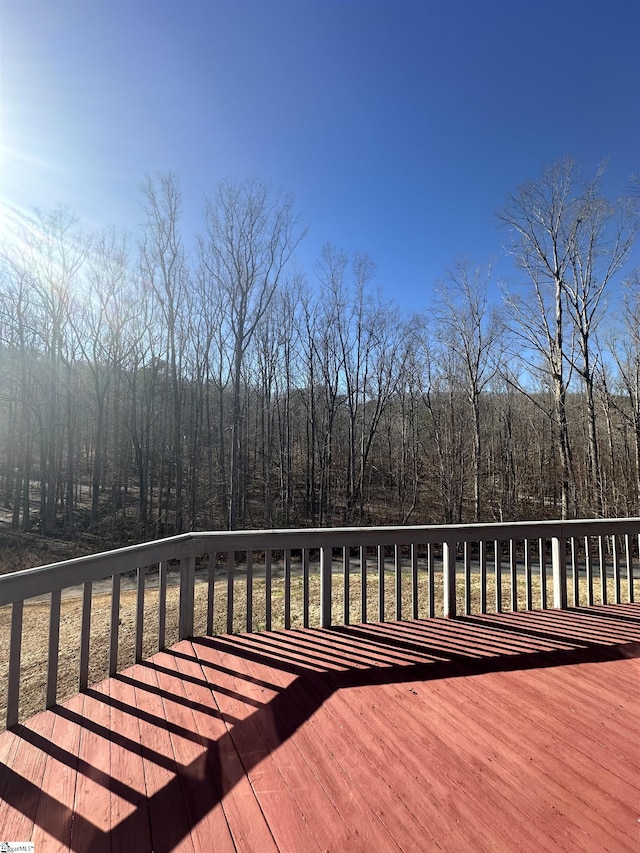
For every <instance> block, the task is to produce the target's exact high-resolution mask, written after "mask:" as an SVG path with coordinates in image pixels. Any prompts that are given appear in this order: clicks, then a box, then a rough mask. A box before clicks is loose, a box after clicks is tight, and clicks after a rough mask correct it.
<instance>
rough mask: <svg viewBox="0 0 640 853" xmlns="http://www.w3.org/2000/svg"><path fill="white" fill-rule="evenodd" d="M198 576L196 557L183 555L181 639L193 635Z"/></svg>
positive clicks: (181, 567)
mask: <svg viewBox="0 0 640 853" xmlns="http://www.w3.org/2000/svg"><path fill="white" fill-rule="evenodd" d="M195 577H196V558H195V557H182V558H181V560H180V625H179V628H178V636H179V639H180V640H184V639H186V638H187V637H192V636H193V598H194V590H195Z"/></svg>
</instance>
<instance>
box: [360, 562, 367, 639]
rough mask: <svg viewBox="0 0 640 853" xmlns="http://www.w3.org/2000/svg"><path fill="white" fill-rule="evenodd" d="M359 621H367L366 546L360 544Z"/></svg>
mask: <svg viewBox="0 0 640 853" xmlns="http://www.w3.org/2000/svg"><path fill="white" fill-rule="evenodd" d="M360 621H361V622H362V623H363V624H364V623H366V621H367V546H366V545H361V546H360Z"/></svg>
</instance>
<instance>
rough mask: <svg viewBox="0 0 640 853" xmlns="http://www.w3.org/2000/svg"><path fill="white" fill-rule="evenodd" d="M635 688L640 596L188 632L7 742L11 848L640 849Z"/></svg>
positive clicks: (3, 788) (639, 672) (1, 746)
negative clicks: (342, 623) (562, 605)
mask: <svg viewBox="0 0 640 853" xmlns="http://www.w3.org/2000/svg"><path fill="white" fill-rule="evenodd" d="M639 696H640V606H639V605H637V604H628V605H616V606H608V607H596V608H584V609H575V610H568V611H554V610H547V611H529V612H526V613H505V614H499V615H486V616H468V617H461V618H458V619H452V620H444V619H433V620H424V621H407V622H392V623H383V624H368V625H354V626H350V627H334V628H331V629H309V630H300V631H286V632H285V631H274V632H269V633H263V634H242V635H234V636H230V635H225V636H218V637H200V638H195V639H193V640H191V641H187V640H185V641H182V642H181V643H179V644H177V645H176V646H174V647H172V648H171V649H168V650H167V651H165V652H162V653H159V654H157V655H155V656H154V657H153V658H151V659H149V660H147V661H145V662H144V663H142V664H138V665H136V666H134V667H131V668H129V669H127V670H125V671H124V672H122V673H120V674H118V675H117V676H115V677H114V678H111V679H108V680H106V681H104V682H102V683H101V684H99V685H97V686H95V687H93V688H91V689H89V690H88V691H87V692H86V693H85V694H83V695H78V696H76V697H74V698H72V699H71V700H69V701H67V702H65V703H64V704H62V705H59V706H56V707H55V708H54V709H52V710H50V711H46V712H43V713H41V714H38V715H36V716H35V717H32V718H31V719H29V720H28V721H27V722H26V723H25V724H24V725H20V726H17V727H15V728H14V729H12V730H11V731H8V732H5V733H4V734H2V735H0V759H1V760H2V762H3V764H2V767H1V768H0V796H1V797H2V804H0V840H7V839H8V840H21V841H24V840H31V839H32V840H34V841H35V843H36V850H42V849H47V850H48V849H62V850H73V851H92V853H93V851H102V850H123V851H125V850H127V851H134V850H136V851H138V850H139V851H147V850H154V851H169V850H176V849H180V850H194V851H209V850H214V849H215V850H216V851H224V850H240V851H243V853H244V851H250V850H257V851H260V853H263V851H267V850H281V851H296V853H297V851H303V850H304V851H306V850H336V851H346V850H363V851H378V850H379V851H383V850H384V851H392V850H416V851H427V850H451V851H461V850H474V851H475V850H504V851H513V850H514V849H517V850H519V851H534V850H535V851H536V853H537V851H539V850H543V849H544V850H547V851H550V850H556V849H558V850H581V851H585V850H593V851H596V850H597V851H602V850H606V849H608V850H615V851H618V850H620V851H625V850H629V851H636V850H638V848H639V846H640V823H639V822H638V821H639V819H640V703H639V702H638V698H639ZM45 842H47V843H46V844H45Z"/></svg>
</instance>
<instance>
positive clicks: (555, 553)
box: [551, 536, 567, 610]
mask: <svg viewBox="0 0 640 853" xmlns="http://www.w3.org/2000/svg"><path fill="white" fill-rule="evenodd" d="M551 565H552V569H553V606H554V607H555V608H557V609H559V610H566V609H567V542H566V539H565V538H564V536H554V537H552V539H551Z"/></svg>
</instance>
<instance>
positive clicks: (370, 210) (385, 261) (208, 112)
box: [0, 0, 640, 309]
mask: <svg viewBox="0 0 640 853" xmlns="http://www.w3.org/2000/svg"><path fill="white" fill-rule="evenodd" d="M639 32H640V3H638V2H637V0H609V2H607V3H604V2H603V0H600V1H599V2H592V0H553V2H548V0H508V2H507V0H482V2H480V0H472V2H463V0H421V1H420V2H402V0H387V2H373V0H371V2H368V1H366V0H361V2H356V0H353V1H350V0H295V2H293V0H281V2H271V0H255V2H247V0H234V2H217V0H208V2H196V0H182V2H178V0H175V2H166V3H165V2H155V0H119V1H118V0H111V2H105V3H102V2H94V0H75V2H58V0H47V2H35V0H2V2H1V3H0V105H1V113H0V121H1V125H0V158H1V159H0V168H1V170H2V171H1V173H0V196H1V199H2V202H3V204H4V205H5V206H6V205H9V206H11V207H13V208H17V209H20V210H28V209H29V208H32V207H41V208H43V209H47V208H50V207H52V206H53V205H54V204H56V203H64V204H68V205H70V206H71V207H72V208H74V210H76V212H77V213H78V214H79V215H80V216H81V218H82V221H83V224H84V225H85V227H86V228H88V229H92V228H99V227H101V226H110V225H116V226H118V227H123V228H127V229H128V230H130V231H131V232H132V233H133V234H134V236H136V235H137V233H138V232H139V225H140V222H141V220H142V215H141V212H140V207H139V201H140V195H139V192H138V184H139V182H140V180H141V179H142V177H143V176H144V174H145V173H146V172H150V173H153V172H155V171H156V170H162V171H164V170H171V171H173V172H175V173H176V175H177V176H178V177H179V179H180V181H181V184H182V189H183V197H184V207H185V217H184V225H185V231H186V234H187V239H188V240H189V239H190V237H191V236H192V235H193V234H194V233H195V231H196V230H197V229H199V228H200V227H201V225H200V223H201V210H202V204H203V199H204V197H205V196H206V195H211V196H212V195H213V194H214V192H215V188H216V185H217V182H218V181H219V180H220V179H221V178H224V177H230V176H231V177H240V178H241V177H243V176H246V175H257V176H259V177H261V178H264V179H266V180H268V181H270V182H272V183H273V184H275V185H276V186H282V187H283V188H284V189H286V190H287V191H290V192H291V193H292V194H293V195H294V198H295V201H296V207H297V209H298V210H299V211H300V212H301V214H302V217H303V221H304V222H305V224H306V225H307V226H308V228H309V233H308V236H307V238H306V239H305V241H304V243H303V244H302V245H301V247H300V250H299V252H298V263H299V264H300V266H302V267H303V268H304V269H306V270H308V274H309V278H310V279H311V280H313V272H312V266H313V263H314V261H315V260H316V259H317V257H318V255H319V252H320V249H321V247H322V245H323V244H324V243H325V242H331V243H333V244H335V245H336V246H338V247H340V248H343V249H345V250H346V251H348V252H352V251H364V252H367V253H368V254H369V255H370V256H371V257H372V258H373V260H374V261H375V263H376V264H377V269H378V272H377V278H376V281H377V283H378V284H379V285H380V287H381V288H382V290H383V292H384V293H385V294H386V295H387V296H388V297H390V298H394V299H396V300H397V301H398V302H399V303H400V304H401V305H402V306H404V307H406V308H408V309H413V308H416V309H418V308H422V307H424V306H425V305H426V304H427V302H428V301H429V299H430V297H431V294H432V292H433V285H434V281H435V280H436V279H437V278H439V277H440V276H442V274H443V273H444V272H445V270H446V269H447V267H448V266H450V265H451V264H452V262H453V261H454V259H455V258H456V257H457V256H459V255H465V256H468V257H469V258H471V259H472V260H473V261H474V262H476V263H486V262H488V261H489V260H493V261H495V262H496V275H497V276H510V275H512V271H511V269H510V266H509V262H508V260H506V259H505V258H504V257H502V255H501V246H502V243H503V242H504V240H505V236H504V234H503V233H502V232H501V231H500V230H499V228H498V227H497V224H496V220H495V217H494V213H495V211H496V209H497V208H498V207H499V206H500V205H501V203H502V202H503V201H504V199H505V196H506V194H507V193H508V192H510V191H513V190H515V189H516V188H517V186H518V185H519V184H521V183H523V182H524V181H525V180H527V179H530V178H535V177H536V176H537V175H538V174H539V173H540V171H541V169H542V167H543V166H544V165H545V164H549V163H551V162H553V161H555V160H558V159H560V158H562V157H565V156H571V157H573V158H575V159H576V161H577V162H578V163H579V164H580V165H581V167H582V168H583V169H584V170H585V171H586V172H587V173H590V172H593V171H594V170H595V168H596V166H597V164H598V163H599V162H600V161H601V160H602V159H603V158H606V159H607V160H608V162H609V169H608V172H607V177H606V189H607V191H608V193H610V194H611V195H612V196H618V195H620V194H622V193H623V192H624V190H625V185H626V184H627V182H628V178H629V176H630V175H631V173H633V172H635V173H638V172H640V61H639V60H638V33H639ZM637 255H638V253H637V250H636V257H637Z"/></svg>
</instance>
